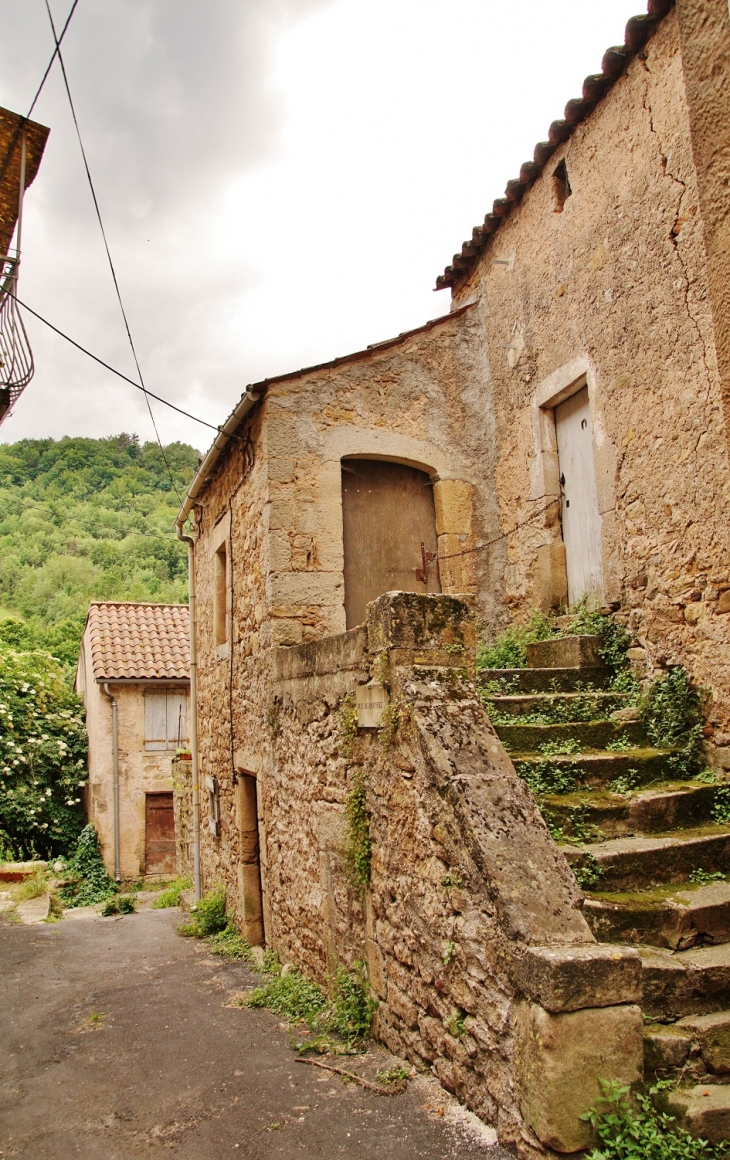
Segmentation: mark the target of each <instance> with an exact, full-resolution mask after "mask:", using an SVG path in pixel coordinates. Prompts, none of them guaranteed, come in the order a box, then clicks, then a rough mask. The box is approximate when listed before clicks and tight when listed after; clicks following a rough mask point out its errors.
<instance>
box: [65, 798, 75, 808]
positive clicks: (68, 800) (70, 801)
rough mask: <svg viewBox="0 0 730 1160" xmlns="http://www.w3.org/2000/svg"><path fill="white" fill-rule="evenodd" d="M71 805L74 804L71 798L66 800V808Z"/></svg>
mask: <svg viewBox="0 0 730 1160" xmlns="http://www.w3.org/2000/svg"><path fill="white" fill-rule="evenodd" d="M73 804H74V799H73V798H66V805H67V806H72V805H73Z"/></svg>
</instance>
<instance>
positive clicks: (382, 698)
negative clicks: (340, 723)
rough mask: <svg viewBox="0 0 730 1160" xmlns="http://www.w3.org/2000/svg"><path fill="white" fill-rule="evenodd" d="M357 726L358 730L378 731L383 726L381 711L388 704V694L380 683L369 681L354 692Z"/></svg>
mask: <svg viewBox="0 0 730 1160" xmlns="http://www.w3.org/2000/svg"><path fill="white" fill-rule="evenodd" d="M355 703H356V705H357V724H358V728H360V729H380V728H381V726H382V724H383V710H384V709H385V706H386V705H387V704H388V694H387V692H386V689H385V686H384V685H382V684H381V683H380V681H369V682H368V684H367V685H359V686H358V688H357V689H356V690H355Z"/></svg>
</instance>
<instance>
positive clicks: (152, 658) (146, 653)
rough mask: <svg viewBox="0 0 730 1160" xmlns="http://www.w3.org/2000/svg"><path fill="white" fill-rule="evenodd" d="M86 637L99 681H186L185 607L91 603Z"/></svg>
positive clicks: (187, 626)
mask: <svg viewBox="0 0 730 1160" xmlns="http://www.w3.org/2000/svg"><path fill="white" fill-rule="evenodd" d="M85 635H86V636H87V637H88V639H89V642H90V644H91V663H92V667H93V670H94V679H95V680H97V681H103V680H107V681H111V680H127V681H130V680H131V681H133V680H138V681H139V680H153V679H154V678H156V677H157V678H160V679H161V680H183V679H184V680H187V679H188V678H189V677H190V651H189V650H190V638H189V620H188V606H187V604H126V603H117V602H111V601H94V603H93V604H92V605H91V607H90V608H89V615H88V617H87V620H86V629H85Z"/></svg>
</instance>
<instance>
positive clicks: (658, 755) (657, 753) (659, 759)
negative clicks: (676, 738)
mask: <svg viewBox="0 0 730 1160" xmlns="http://www.w3.org/2000/svg"><path fill="white" fill-rule="evenodd" d="M669 752H670V750H665V749H628V750H626V751H625V752H622V753H607V752H606V751H605V750H604V751H602V752H597V753H575V754H570V755H569V756H568V755H560V754H556V755H555V756H554V757H546V756H545V755H543V754H539V753H510V757H511V758H512V761H513V763H514V766H515V769H516V770H517V772H518V773H520V774H521V775H522V776H524V775H525V771H526V770H528V769H529V768H530V767H538V766H539V765H540V764H541V763H544V762H546V761H549V762H550V764H551V766H557V767H560V768H565V769H568V770H571V769H572V770H574V771H575V776H576V778H577V781H578V784H579V786H584V787H586V788H596V789H598V788H600V787H608V786H609V785H610V783H611V782H614V781H615V780H616V778H617V777H621V778H623V779H630V780H631V781H632V782H633V783H634V784H635V785H637V786H639V785H648V784H649V782H654V781H656V782H659V781H664V780H665V779H666V759H667V755H668V754H669Z"/></svg>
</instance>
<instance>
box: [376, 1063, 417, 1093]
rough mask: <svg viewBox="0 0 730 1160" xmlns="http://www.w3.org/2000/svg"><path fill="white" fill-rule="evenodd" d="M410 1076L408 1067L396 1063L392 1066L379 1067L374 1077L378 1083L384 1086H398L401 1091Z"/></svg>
mask: <svg viewBox="0 0 730 1160" xmlns="http://www.w3.org/2000/svg"><path fill="white" fill-rule="evenodd" d="M410 1076H411V1072H410V1071H409V1069H408V1068H407V1067H402V1066H401V1065H400V1064H396V1065H394V1066H393V1067H381V1068H380V1069H379V1070H378V1071H376V1073H375V1078H376V1080H377V1081H378V1083H382V1084H383V1085H384V1086H385V1087H393V1088H395V1087H398V1088H399V1089H400V1090H401V1091H402V1090H403V1089H404V1088H405V1086H406V1083H407V1082H408V1080H409V1079H410ZM401 1085H402V1086H401Z"/></svg>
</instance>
